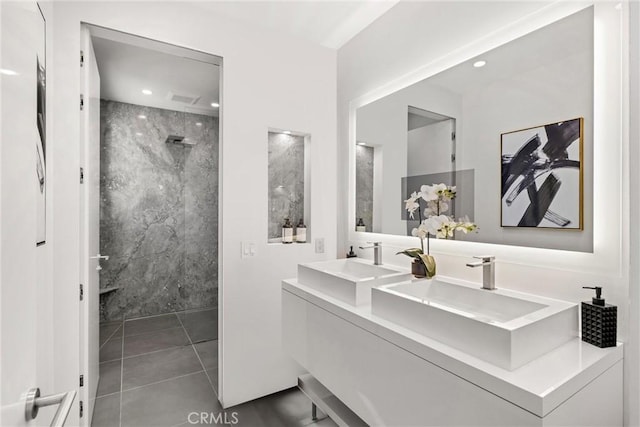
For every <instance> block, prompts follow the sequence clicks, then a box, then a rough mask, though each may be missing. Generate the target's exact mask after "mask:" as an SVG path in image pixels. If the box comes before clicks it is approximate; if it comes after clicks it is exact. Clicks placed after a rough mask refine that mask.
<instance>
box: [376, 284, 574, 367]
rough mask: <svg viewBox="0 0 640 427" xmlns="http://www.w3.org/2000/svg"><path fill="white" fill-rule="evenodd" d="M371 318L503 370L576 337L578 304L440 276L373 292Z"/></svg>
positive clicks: (523, 363) (526, 361) (519, 365)
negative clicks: (372, 316)
mask: <svg viewBox="0 0 640 427" xmlns="http://www.w3.org/2000/svg"><path fill="white" fill-rule="evenodd" d="M371 311H372V313H373V314H374V315H375V316H378V317H381V318H383V319H385V320H388V321H390V322H393V323H395V324H397V325H400V326H403V327H405V328H407V329H410V330H412V331H414V332H417V333H419V334H421V335H424V336H427V337H429V338H433V339H435V340H437V341H440V342H442V343H444V344H447V345H449V346H451V347H454V348H457V349H459V350H462V351H464V352H466V353H468V354H470V355H472V356H475V357H477V358H479V359H483V360H485V361H487V362H489V363H492V364H494V365H496V366H499V367H501V368H504V369H507V370H510V371H512V370H514V369H517V368H519V367H521V366H523V365H525V364H526V363H528V362H530V361H532V360H534V359H536V358H537V357H539V356H541V355H543V354H545V353H547V352H549V351H551V350H553V349H554V348H556V347H559V346H560V345H562V344H564V343H565V342H567V341H569V340H571V339H572V338H574V337H576V336H578V305H577V304H575V303H570V302H566V301H560V300H555V299H551V298H544V297H538V296H535V295H530V294H525V293H521V292H516V291H509V290H507V289H497V290H495V291H489V290H485V289H480V285H479V284H475V283H470V282H465V281H462V280H456V279H449V278H438V279H433V280H415V281H405V282H402V283H396V284H393V285H386V286H381V287H380V288H378V289H373V291H372V300H371Z"/></svg>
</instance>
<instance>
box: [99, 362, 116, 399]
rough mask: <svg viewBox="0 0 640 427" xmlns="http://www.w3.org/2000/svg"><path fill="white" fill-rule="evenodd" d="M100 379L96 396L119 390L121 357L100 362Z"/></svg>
mask: <svg viewBox="0 0 640 427" xmlns="http://www.w3.org/2000/svg"><path fill="white" fill-rule="evenodd" d="M99 366H100V381H99V383H98V393H97V396H98V397H100V396H104V395H106V394H111V393H116V392H120V384H121V380H122V369H121V368H122V359H118V360H116V361H113V362H105V363H100V365H99Z"/></svg>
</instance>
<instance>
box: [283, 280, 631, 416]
mask: <svg viewBox="0 0 640 427" xmlns="http://www.w3.org/2000/svg"><path fill="white" fill-rule="evenodd" d="M282 288H283V289H284V290H286V291H288V292H290V293H292V294H295V295H297V296H299V297H301V298H303V299H305V300H306V301H308V302H310V303H312V304H314V305H316V306H318V307H320V308H322V309H324V310H326V311H329V312H331V313H333V314H334V315H336V316H338V317H341V318H342V319H344V320H346V321H348V322H350V323H352V324H354V325H356V326H358V327H360V328H362V329H365V330H367V331H369V332H370V333H372V334H374V335H377V336H378V337H380V338H382V339H384V340H386V341H389V342H391V343H393V344H395V345H397V346H398V347H401V348H403V349H405V350H406V351H409V352H411V353H413V354H414V355H416V356H418V357H420V358H422V359H424V360H426V361H428V362H431V363H433V364H435V365H437V366H439V367H440V368H442V369H445V370H447V371H449V372H451V373H452V374H454V375H456V376H459V377H461V378H463V379H465V380H467V381H469V382H471V383H473V384H475V385H477V386H478V387H481V388H483V389H485V390H487V391H489V392H491V393H494V394H496V395H497V396H500V397H502V398H503V399H505V400H508V401H509V402H511V403H513V404H514V405H517V406H519V407H521V408H523V409H525V410H527V411H529V412H531V413H533V414H535V415H538V416H540V417H543V416H545V415H547V414H548V413H549V412H551V411H552V410H553V409H555V408H556V407H558V406H559V405H560V404H561V403H562V402H564V401H565V400H567V399H568V398H569V397H571V396H572V395H573V394H575V393H576V392H578V391H579V390H580V389H581V388H583V387H584V386H585V385H587V384H588V383H589V382H591V381H592V380H593V379H595V378H596V377H598V376H599V375H600V374H602V373H603V372H605V371H606V370H607V369H609V368H611V367H612V366H613V365H615V364H616V363H617V362H618V361H620V360H622V357H623V348H622V344H621V343H618V345H617V347H611V348H605V349H601V348H598V347H595V346H593V345H591V344H587V343H585V342H583V341H582V340H581V339H580V338H578V337H576V338H575V339H573V340H571V341H569V342H567V343H566V344H564V345H562V346H561V347H558V348H557V349H555V350H553V351H551V352H549V353H547V354H545V355H544V356H542V357H540V358H538V359H536V360H534V361H532V362H530V363H528V364H526V365H525V366H523V367H521V368H519V369H516V370H514V371H508V370H505V369H502V368H499V367H497V366H494V365H492V364H490V363H488V362H485V361H483V360H480V359H478V358H476V357H473V356H471V355H469V354H467V353H464V352H462V351H460V350H457V349H454V348H452V347H449V346H447V345H445V344H442V343H441V342H438V341H436V340H433V339H430V338H427V337H425V336H423V335H420V334H418V333H416V332H413V331H411V330H409V329H406V328H403V327H402V326H398V325H396V324H394V323H393V322H389V321H387V320H384V319H382V318H380V317H377V316H374V315H372V314H371V306H370V305H365V306H359V307H354V306H351V305H349V304H347V303H344V302H342V301H340V300H338V299H336V298H333V297H331V296H328V295H325V294H324V293H322V292H320V291H316V290H314V289H312V288H310V287H308V286H304V285H301V284H298V283H297V281H296V279H289V280H285V281H283V282H282Z"/></svg>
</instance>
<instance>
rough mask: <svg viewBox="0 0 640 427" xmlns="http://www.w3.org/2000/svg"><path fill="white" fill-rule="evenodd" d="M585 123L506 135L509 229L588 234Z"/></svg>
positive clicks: (504, 204)
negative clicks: (585, 223) (584, 183)
mask: <svg viewBox="0 0 640 427" xmlns="http://www.w3.org/2000/svg"><path fill="white" fill-rule="evenodd" d="M583 122H584V120H583V119H582V118H576V119H571V120H565V121H562V122H556V123H551V124H547V125H542V126H537V127H532V128H528V129H522V130H517V131H513V132H507V133H503V134H502V136H501V160H502V162H501V166H502V170H501V196H502V200H501V214H500V217H501V225H502V226H503V227H532V228H556V229H572V230H582V227H583V226H582V214H583V212H582V211H583V209H582V208H583V202H582V197H583V194H582V167H583V161H582V151H583V150H582V145H583V138H584V135H583Z"/></svg>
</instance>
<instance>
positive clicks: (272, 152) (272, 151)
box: [267, 129, 311, 244]
mask: <svg viewBox="0 0 640 427" xmlns="http://www.w3.org/2000/svg"><path fill="white" fill-rule="evenodd" d="M310 141H311V136H310V135H309V134H306V133H301V132H295V131H289V130H280V129H269V132H268V153H269V155H268V162H269V163H268V164H269V168H268V173H269V181H268V186H269V194H268V199H269V202H268V210H269V212H268V216H267V217H268V236H267V239H268V242H269V243H274V244H277V243H284V244H286V243H293V244H296V243H298V244H299V243H309V242H310V241H311V226H310V224H311V218H310V212H311V209H310V195H309V189H310V179H309V156H310ZM289 227H290V228H289Z"/></svg>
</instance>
